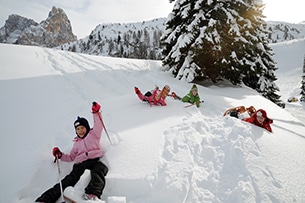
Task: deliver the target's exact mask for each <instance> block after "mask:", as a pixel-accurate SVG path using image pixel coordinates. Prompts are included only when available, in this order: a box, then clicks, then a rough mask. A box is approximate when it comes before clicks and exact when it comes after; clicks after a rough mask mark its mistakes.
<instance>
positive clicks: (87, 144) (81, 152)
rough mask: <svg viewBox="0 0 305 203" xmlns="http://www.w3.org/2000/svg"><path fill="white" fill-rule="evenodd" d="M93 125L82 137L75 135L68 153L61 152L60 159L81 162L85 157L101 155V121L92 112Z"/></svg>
mask: <svg viewBox="0 0 305 203" xmlns="http://www.w3.org/2000/svg"><path fill="white" fill-rule="evenodd" d="M93 120H94V125H93V128H92V129H91V130H90V131H89V133H88V134H87V136H86V137H85V138H84V139H81V138H79V137H76V138H75V139H74V145H73V148H72V150H71V152H70V154H65V153H62V157H61V160H63V161H67V162H71V161H74V162H75V163H81V162H83V161H86V160H87V159H94V158H98V157H102V156H103V155H104V152H103V150H102V146H101V143H100V140H101V136H102V130H103V126H102V122H101V120H100V118H99V116H98V114H97V113H94V114H93Z"/></svg>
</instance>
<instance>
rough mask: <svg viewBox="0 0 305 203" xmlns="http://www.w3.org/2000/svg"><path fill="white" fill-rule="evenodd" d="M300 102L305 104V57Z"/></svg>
mask: <svg viewBox="0 0 305 203" xmlns="http://www.w3.org/2000/svg"><path fill="white" fill-rule="evenodd" d="M300 101H302V102H305V56H304V61H303V75H302V87H301V98H300Z"/></svg>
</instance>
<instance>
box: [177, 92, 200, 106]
mask: <svg viewBox="0 0 305 203" xmlns="http://www.w3.org/2000/svg"><path fill="white" fill-rule="evenodd" d="M181 101H183V102H189V103H191V104H194V103H196V106H197V107H200V97H199V95H198V94H196V96H194V95H193V93H192V91H190V92H189V93H188V94H187V95H185V96H184V97H183V98H182V100H181Z"/></svg>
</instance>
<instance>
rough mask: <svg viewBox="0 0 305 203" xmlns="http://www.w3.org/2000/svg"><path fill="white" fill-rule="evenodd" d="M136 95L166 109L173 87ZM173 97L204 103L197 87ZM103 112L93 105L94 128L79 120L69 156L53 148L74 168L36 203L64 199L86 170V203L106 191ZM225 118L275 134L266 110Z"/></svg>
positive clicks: (232, 113)
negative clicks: (87, 177)
mask: <svg viewBox="0 0 305 203" xmlns="http://www.w3.org/2000/svg"><path fill="white" fill-rule="evenodd" d="M135 92H136V94H137V95H138V97H139V99H140V100H141V101H145V102H148V103H149V104H154V105H162V106H165V105H166V102H165V98H166V96H168V95H169V92H170V87H169V86H168V85H166V86H165V87H164V88H163V89H162V90H160V89H159V88H155V89H154V90H153V91H152V92H150V91H149V92H147V93H146V94H145V95H143V94H142V93H141V91H140V90H139V89H138V88H137V87H135ZM171 96H172V97H173V98H175V99H179V100H181V101H183V102H189V103H191V105H196V106H197V107H200V103H201V101H200V97H199V95H198V89H197V86H196V85H193V86H192V88H191V90H190V92H189V93H188V94H187V95H185V96H184V97H183V98H181V97H178V96H177V95H176V94H175V93H172V95H171ZM100 109H101V106H100V104H98V103H97V102H93V103H92V107H91V110H92V115H93V121H94V124H93V128H90V126H89V122H88V121H87V119H86V118H81V117H78V118H77V120H76V121H75V122H74V128H75V131H76V135H77V136H76V137H75V139H74V144H73V147H72V150H71V151H70V153H69V154H66V153H63V152H62V151H61V150H60V149H59V148H58V147H54V148H53V150H52V154H53V156H54V157H55V161H54V162H57V163H58V164H59V162H58V160H59V159H61V160H62V161H66V162H74V165H73V168H72V171H71V172H70V173H69V174H68V175H67V176H65V178H63V179H62V180H61V182H60V183H57V184H55V185H54V186H53V187H52V188H50V189H48V190H47V191H45V192H44V193H43V194H42V195H41V196H40V197H38V198H37V199H36V202H41V203H55V202H56V201H57V200H58V199H59V198H60V196H62V198H63V197H64V196H63V191H64V189H65V188H67V187H68V186H74V185H76V183H77V182H78V181H79V179H80V177H81V176H82V174H83V173H84V172H85V170H86V169H88V170H90V171H91V179H90V182H89V184H88V185H87V187H86V188H85V193H84V194H83V198H84V200H98V199H100V197H101V195H102V192H103V190H104V187H105V176H106V175H107V173H108V167H107V166H106V165H105V164H104V163H102V161H101V160H100V158H102V157H103V155H104V152H103V150H102V146H101V144H100V139H101V136H102V130H103V128H105V127H104V125H103V119H102V115H101V113H100ZM226 115H230V116H233V117H236V118H240V119H242V120H244V121H246V122H249V123H252V124H255V125H257V126H260V127H262V128H265V129H266V130H268V131H270V132H272V129H271V127H270V124H271V123H272V122H273V121H272V119H270V118H268V117H267V113H266V111H264V110H263V109H259V110H257V111H256V110H255V108H254V107H253V106H250V107H249V108H245V107H244V106H239V107H235V108H231V109H228V110H227V111H226V112H225V113H224V116H226ZM104 130H105V129H104Z"/></svg>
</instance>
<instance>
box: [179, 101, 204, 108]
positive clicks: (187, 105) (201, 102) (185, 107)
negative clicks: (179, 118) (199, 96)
mask: <svg viewBox="0 0 305 203" xmlns="http://www.w3.org/2000/svg"><path fill="white" fill-rule="evenodd" d="M200 103H204V101H203V100H202V101H200ZM195 104H196V103H193V104H189V105H186V106H185V107H184V108H188V107H191V106H194V105H195Z"/></svg>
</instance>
